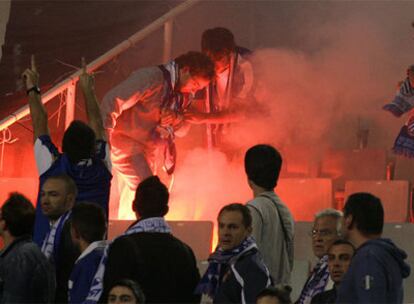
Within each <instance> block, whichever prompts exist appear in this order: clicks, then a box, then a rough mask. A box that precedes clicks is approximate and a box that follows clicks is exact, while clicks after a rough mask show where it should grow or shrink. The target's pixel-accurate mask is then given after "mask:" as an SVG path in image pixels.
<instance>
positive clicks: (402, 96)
mask: <svg viewBox="0 0 414 304" xmlns="http://www.w3.org/2000/svg"><path fill="white" fill-rule="evenodd" d="M413 108H414V88H413V87H412V86H411V83H410V80H409V79H408V77H407V78H406V79H405V80H404V82H403V83H402V84H401V86H400V89H399V91H398V92H397V94H396V95H395V97H394V99H393V100H392V101H391V102H390V103H388V104H386V105H385V106H383V109H384V110H386V111H389V112H391V113H392V114H393V115H394V116H396V117H400V116H401V115H403V114H404V113H407V112H409V111H410V110H411V109H413Z"/></svg>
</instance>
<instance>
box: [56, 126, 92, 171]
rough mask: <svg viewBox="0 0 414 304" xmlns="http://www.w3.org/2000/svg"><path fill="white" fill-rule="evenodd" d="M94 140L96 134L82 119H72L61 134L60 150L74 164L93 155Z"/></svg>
mask: <svg viewBox="0 0 414 304" xmlns="http://www.w3.org/2000/svg"><path fill="white" fill-rule="evenodd" d="M95 142H96V135H95V132H94V131H93V129H92V128H91V127H90V126H88V125H87V124H86V123H84V122H83V121H80V120H74V121H72V122H71V124H70V125H69V127H68V128H67V129H66V131H65V134H64V135H63V140H62V151H63V153H65V154H66V155H67V156H68V158H69V160H70V161H71V162H72V163H74V164H76V163H78V162H79V161H81V160H82V159H88V158H91V157H92V156H93V155H94V153H95V145H96V143H95Z"/></svg>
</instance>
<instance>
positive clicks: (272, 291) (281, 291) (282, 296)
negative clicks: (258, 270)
mask: <svg viewBox="0 0 414 304" xmlns="http://www.w3.org/2000/svg"><path fill="white" fill-rule="evenodd" d="M291 292H292V288H291V287H290V286H288V285H279V286H276V287H273V286H270V287H266V288H265V289H263V290H262V291H261V292H260V293H259V294H258V295H257V297H256V301H257V300H259V299H261V298H264V297H272V298H276V299H278V300H279V303H280V304H291V303H292V300H291V299H290V293H291Z"/></svg>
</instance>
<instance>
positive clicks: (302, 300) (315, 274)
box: [296, 255, 329, 304]
mask: <svg viewBox="0 0 414 304" xmlns="http://www.w3.org/2000/svg"><path fill="white" fill-rule="evenodd" d="M328 279H329V269H328V256H327V255H325V256H323V257H322V258H321V259H320V261H319V262H318V263H317V264H316V266H315V267H314V268H313V270H312V274H311V275H310V277H309V279H308V280H307V281H306V283H305V286H304V287H303V289H302V292H301V294H300V297H299V300H298V301H297V302H296V303H297V304H309V303H310V302H311V300H312V298H313V297H314V296H315V295H317V294H318V293H321V292H322V291H324V290H325V287H326V284H328Z"/></svg>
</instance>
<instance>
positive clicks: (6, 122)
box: [0, 0, 202, 131]
mask: <svg viewBox="0 0 414 304" xmlns="http://www.w3.org/2000/svg"><path fill="white" fill-rule="evenodd" d="M201 1H202V0H187V1H185V2H184V3H182V4H180V5H178V6H177V7H175V8H173V9H172V10H170V11H169V12H168V13H166V14H164V15H163V16H161V17H160V18H158V19H157V20H155V21H154V22H152V23H151V24H149V25H147V26H146V27H145V28H144V29H142V30H140V31H138V32H136V33H135V34H134V35H132V36H131V37H129V38H128V39H126V40H124V41H122V42H121V43H119V44H118V45H117V46H115V47H114V48H112V49H111V50H109V51H108V52H106V53H105V54H103V55H102V56H100V57H98V58H97V59H95V60H94V61H92V62H91V63H89V64H88V65H87V70H88V72H93V71H95V70H96V69H98V68H99V67H101V66H102V65H104V64H105V63H107V62H108V61H110V60H111V59H112V58H114V57H116V56H118V55H119V54H120V53H122V52H124V51H126V50H127V49H129V48H130V47H132V46H133V45H134V44H135V43H137V42H139V41H140V40H143V39H144V38H146V37H147V36H148V35H149V34H151V33H152V32H154V31H156V30H158V29H159V28H161V27H162V26H163V25H164V24H165V23H167V24H168V25H167V26H166V28H167V32H172V30H171V28H172V26H171V20H172V19H174V18H175V17H176V16H178V15H179V14H181V13H183V12H185V11H186V10H188V9H189V8H191V7H192V6H193V5H195V4H197V3H199V2H201ZM169 35H171V33H170V34H169ZM165 40H166V41H167V42H169V43H170V42H171V37H169V38H165ZM166 51H167V52H168V51H171V48H168V47H164V52H166ZM165 57H166V56H165V55H164V58H165ZM80 73H81V71H80V70H79V71H76V72H75V73H73V74H72V75H70V76H69V77H67V78H66V79H65V80H63V81H61V82H59V83H58V84H56V85H55V86H54V87H53V88H51V89H50V90H48V91H47V92H46V93H44V94H42V102H43V103H44V104H45V103H47V102H48V101H49V100H51V99H52V98H54V97H55V96H57V95H58V94H60V93H62V92H63V91H64V90H66V89H68V88H69V87H71V86H74V85H75V84H76V82H77V81H78V80H79V75H80ZM29 113H30V111H29V106H28V105H25V106H23V107H21V108H20V109H19V110H17V111H15V112H14V113H12V114H10V115H9V116H7V117H6V118H4V119H2V120H1V121H0V131H2V130H4V129H6V128H8V127H9V126H11V125H12V124H14V123H15V122H17V121H18V120H19V119H21V118H23V117H24V116H26V115H29Z"/></svg>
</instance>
